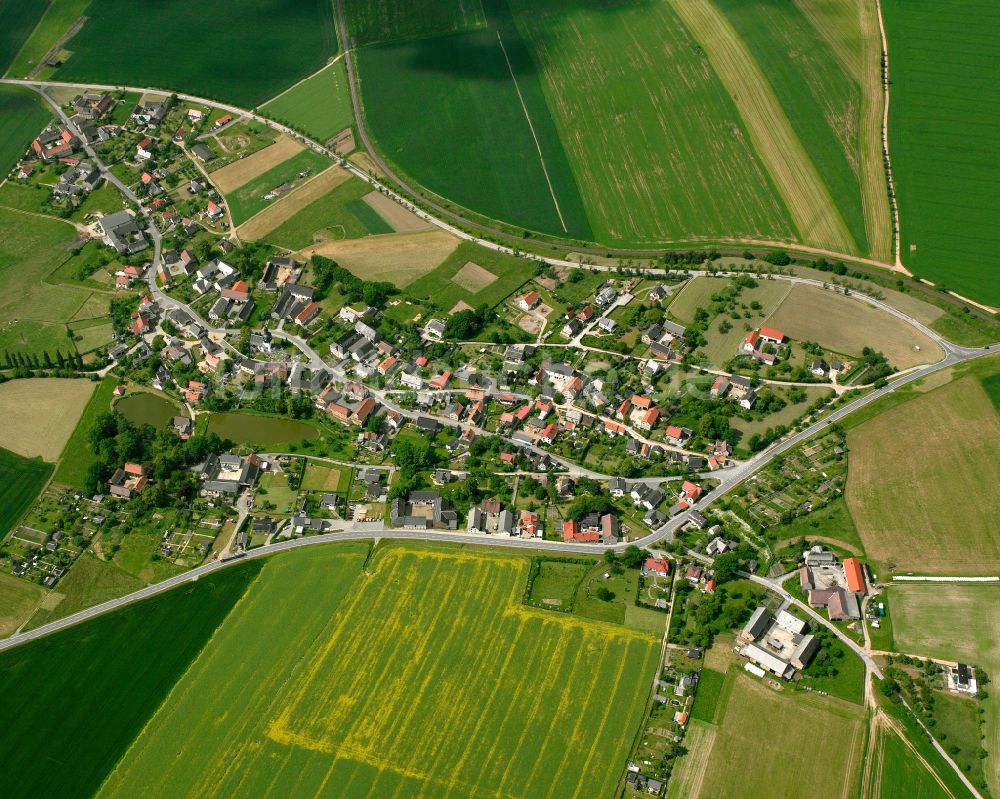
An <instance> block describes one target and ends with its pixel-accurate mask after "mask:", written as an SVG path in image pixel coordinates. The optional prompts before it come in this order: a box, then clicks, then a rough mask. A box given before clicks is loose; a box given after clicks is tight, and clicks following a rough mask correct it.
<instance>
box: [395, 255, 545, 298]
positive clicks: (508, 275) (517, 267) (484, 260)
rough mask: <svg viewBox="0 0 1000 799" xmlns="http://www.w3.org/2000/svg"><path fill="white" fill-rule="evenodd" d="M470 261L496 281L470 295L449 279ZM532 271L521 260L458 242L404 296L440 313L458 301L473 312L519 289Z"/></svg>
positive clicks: (533, 268) (528, 263)
mask: <svg viewBox="0 0 1000 799" xmlns="http://www.w3.org/2000/svg"><path fill="white" fill-rule="evenodd" d="M470 261H471V262H472V263H474V264H477V265H478V266H481V267H482V268H483V269H485V270H487V271H488V272H492V273H493V274H494V275H496V276H497V279H496V280H494V281H493V282H492V283H490V284H489V285H488V286H487V287H485V288H483V289H482V290H480V291H476V292H472V291H469V290H468V289H466V288H463V287H462V286H460V285H459V284H458V283H456V282H455V281H454V279H453V278H454V277H455V275H456V274H458V272H459V271H460V270H461V269H462V267H464V266H465V264H467V263H469V262H470ZM534 271H535V265H534V264H533V263H532V262H531V261H528V260H526V259H524V258H515V257H514V256H512V255H504V254H503V253H499V252H496V251H494V250H488V249H486V248H484V247H479V246H477V245H476V244H473V243H471V242H462V243H461V244H459V245H458V248H457V249H456V250H455V251H454V252H453V253H452V254H451V255H449V256H448V258H446V259H445V261H444V263H442V264H441V265H440V266H439V267H438V268H437V269H435V270H434V271H433V272H430V273H428V274H426V275H424V276H423V277H422V278H420V279H419V280H417V281H415V282H413V283H411V284H410V285H409V286H408V287H407V289H406V293H407V294H408V295H410V296H412V297H413V298H415V299H420V300H424V301H426V302H429V303H431V304H432V305H433V306H434V307H435V308H437V309H438V310H440V311H443V312H447V311H449V310H451V309H452V308H454V307H455V305H456V303H458V302H459V301H463V302H466V303H468V304H469V305H470V306H472V307H473V308H477V307H478V306H479V305H481V304H483V303H486V304H487V305H489V306H490V307H493V306H496V305H499V304H500V303H501V302H503V300H504V299H506V298H507V297H508V296H510V295H511V294H513V293H514V292H515V291H517V290H518V289H519V288H520V287H521V286H523V285H524V284H525V282H527V281H528V280H529V279H530V278H531V276H532V274H534Z"/></svg>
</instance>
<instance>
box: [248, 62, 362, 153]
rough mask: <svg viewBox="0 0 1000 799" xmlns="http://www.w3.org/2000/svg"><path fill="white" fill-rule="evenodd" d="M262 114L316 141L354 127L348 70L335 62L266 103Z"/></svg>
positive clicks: (342, 63)
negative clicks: (296, 129) (348, 85)
mask: <svg viewBox="0 0 1000 799" xmlns="http://www.w3.org/2000/svg"><path fill="white" fill-rule="evenodd" d="M260 110H261V112H262V113H264V114H266V115H267V116H269V117H273V118H274V119H276V120H278V121H279V122H284V123H286V124H288V125H291V126H293V127H295V128H299V129H300V130H304V131H305V132H306V133H308V134H309V135H310V136H312V137H313V138H315V139H318V140H319V141H321V142H322V141H326V140H327V139H329V138H330V137H331V136H333V135H334V134H335V133H340V131H342V130H343V129H344V128H348V127H350V126H351V125H353V124H354V110H353V108H352V107H351V93H350V90H349V89H348V88H347V70H346V69H345V67H344V62H343V61H342V60H341V61H337V62H336V63H335V64H331V65H330V66H328V67H326V69H324V70H323V71H322V72H318V73H317V74H315V75H313V76H312V77H311V78H308V79H307V80H304V81H303V82H302V83H300V84H299V85H298V86H296V87H295V88H293V89H291V90H290V91H288V92H286V93H285V94H282V95H281V96H280V97H276V98H274V99H273V100H270V101H269V102H267V103H265V104H264V105H263V106H261V108H260Z"/></svg>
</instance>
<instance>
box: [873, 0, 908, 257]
mask: <svg viewBox="0 0 1000 799" xmlns="http://www.w3.org/2000/svg"><path fill="white" fill-rule="evenodd" d="M875 9H876V11H877V12H878V28H879V32H880V33H881V34H882V97H883V100H882V155H883V156H884V157H885V179H886V183H887V184H888V188H889V204H890V205H891V206H892V225H893V232H894V234H895V238H896V241H895V244H896V247H895V249H896V268H897V269H902V270H903V271H906V273H907V274H911V273H910V272H909V271H908V270H907V269H906V267H905V266H903V259H902V258H901V257H900V249H901V246H902V245H901V241H902V239H901V237H900V228H899V203H898V202H896V184H895V182H894V181H893V179H892V158H891V157H890V156H889V37H888V36H886V33H885V18H884V17H883V14H882V0H875Z"/></svg>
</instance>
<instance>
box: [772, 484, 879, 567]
mask: <svg viewBox="0 0 1000 799" xmlns="http://www.w3.org/2000/svg"><path fill="white" fill-rule="evenodd" d="M767 536H768V538H770V539H771V540H772V541H775V542H777V543H776V544H775V545H774V548H775V549H781V548H783V546H784V545H785V544H787V543H788V542H790V541H791V540H793V539H795V538H800V537H801V538H815V539H820V540H823V541H826V540H828V539H829V540H832V541H835V542H837V543H840V544H843V545H844V546H845V547H847V548H848V549H850V550H851V551H852V552H855V553H857V554H859V555H861V554H864V547H863V546H862V544H861V538H860V537H859V536H858V528H857V527H855V525H854V520H853V519H852V518H851V512H850V510H849V509H848V507H847V500H845V499H844V498H843V497H837V498H836V499H833V500H831V501H830V502H828V503H827V504H826V505H824V506H823V507H822V508H818V509H816V510H814V511H812V512H810V513H807V514H806V515H805V516H797V517H796V518H794V519H792V521H791V522H789V523H788V524H776V525H774V526H773V527H769V528H768V530H767Z"/></svg>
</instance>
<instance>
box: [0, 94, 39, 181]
mask: <svg viewBox="0 0 1000 799" xmlns="http://www.w3.org/2000/svg"><path fill="white" fill-rule="evenodd" d="M51 118H52V114H51V113H50V112H49V110H48V108H47V107H46V106H45V105H44V104H43V102H42V100H41V99H40V98H39V96H38V95H37V94H35V93H34V92H32V91H29V90H28V89H22V88H21V87H19V86H0V175H3V176H6V174H7V171H8V170H9V169H11V168H13V166H14V164H15V163H16V162H17V159H18V158H19V157H20V156H21V153H23V152H24V151H25V150H27V149H28V145H30V144H31V140H32V139H34V138H35V136H37V135H38V134H39V133H41V131H42V128H44V127H45V124H46V123H47V122H48V121H49V120H50V119H51Z"/></svg>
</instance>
